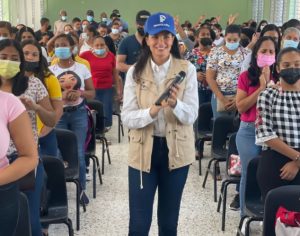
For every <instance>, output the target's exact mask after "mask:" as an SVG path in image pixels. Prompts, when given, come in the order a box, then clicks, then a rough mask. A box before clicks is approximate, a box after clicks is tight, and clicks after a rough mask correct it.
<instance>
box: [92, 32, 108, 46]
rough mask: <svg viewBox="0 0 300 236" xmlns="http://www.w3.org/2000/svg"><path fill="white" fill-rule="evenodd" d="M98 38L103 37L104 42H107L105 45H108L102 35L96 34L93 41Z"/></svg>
mask: <svg viewBox="0 0 300 236" xmlns="http://www.w3.org/2000/svg"><path fill="white" fill-rule="evenodd" d="M96 39H102V40H103V42H104V43H105V45H106V46H107V44H106V41H105V39H104V37H102V36H101V35H96V36H95V37H94V38H93V42H94V41H95V40H96Z"/></svg>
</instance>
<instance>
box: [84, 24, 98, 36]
mask: <svg viewBox="0 0 300 236" xmlns="http://www.w3.org/2000/svg"><path fill="white" fill-rule="evenodd" d="M86 29H87V30H88V31H90V32H91V33H93V37H95V36H97V35H98V34H99V33H98V31H97V30H96V29H95V27H94V26H92V25H88V26H87V27H86Z"/></svg>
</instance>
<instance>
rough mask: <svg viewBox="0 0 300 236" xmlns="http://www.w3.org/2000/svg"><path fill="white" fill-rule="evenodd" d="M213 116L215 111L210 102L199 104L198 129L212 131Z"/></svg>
mask: <svg viewBox="0 0 300 236" xmlns="http://www.w3.org/2000/svg"><path fill="white" fill-rule="evenodd" d="M212 117H213V112H212V109H211V104H210V102H208V103H203V104H201V105H200V106H199V113H198V131H211V130H212V127H211V119H212Z"/></svg>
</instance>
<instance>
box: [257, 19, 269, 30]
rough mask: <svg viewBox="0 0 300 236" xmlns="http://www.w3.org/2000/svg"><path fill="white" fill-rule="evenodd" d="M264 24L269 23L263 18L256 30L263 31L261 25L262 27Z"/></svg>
mask: <svg viewBox="0 0 300 236" xmlns="http://www.w3.org/2000/svg"><path fill="white" fill-rule="evenodd" d="M262 24H268V21H266V20H261V21H260V22H259V24H258V26H257V28H256V32H261V29H260V27H261V25H262Z"/></svg>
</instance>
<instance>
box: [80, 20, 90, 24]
mask: <svg viewBox="0 0 300 236" xmlns="http://www.w3.org/2000/svg"><path fill="white" fill-rule="evenodd" d="M85 21H86V22H88V23H89V24H90V22H89V21H88V20H87V19H83V20H82V21H81V24H82V23H83V22H85Z"/></svg>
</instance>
